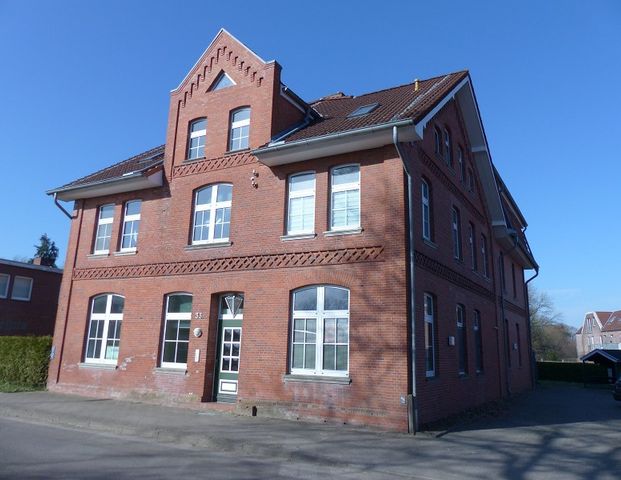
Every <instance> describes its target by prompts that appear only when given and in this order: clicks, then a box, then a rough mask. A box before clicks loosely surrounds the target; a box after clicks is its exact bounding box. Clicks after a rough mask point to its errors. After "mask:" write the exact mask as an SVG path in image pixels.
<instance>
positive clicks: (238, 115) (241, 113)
mask: <svg viewBox="0 0 621 480" xmlns="http://www.w3.org/2000/svg"><path fill="white" fill-rule="evenodd" d="M249 119H250V109H249V108H242V109H241V110H237V111H236V112H235V113H234V114H233V121H234V122H239V121H241V120H249Z"/></svg>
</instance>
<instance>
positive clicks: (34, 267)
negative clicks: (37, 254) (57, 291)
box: [0, 258, 63, 274]
mask: <svg viewBox="0 0 621 480" xmlns="http://www.w3.org/2000/svg"><path fill="white" fill-rule="evenodd" d="M0 265H9V266H11V267H19V268H27V269H29V270H40V271H42V272H50V273H59V274H62V273H63V271H62V269H61V268H54V267H48V266H46V265H34V264H32V263H25V262H16V261H15V260H6V259H4V258H0Z"/></svg>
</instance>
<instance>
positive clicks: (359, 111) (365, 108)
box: [347, 102, 379, 118]
mask: <svg viewBox="0 0 621 480" xmlns="http://www.w3.org/2000/svg"><path fill="white" fill-rule="evenodd" d="M377 107H379V103H377V102H376V103H369V104H368V105H362V106H361V107H358V108H356V110H354V111H353V112H351V113H350V114H349V115H347V118H352V117H361V116H363V115H366V114H368V113H371V112H372V111H373V110H375V109H376V108H377Z"/></svg>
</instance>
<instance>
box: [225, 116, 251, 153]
mask: <svg viewBox="0 0 621 480" xmlns="http://www.w3.org/2000/svg"><path fill="white" fill-rule="evenodd" d="M249 138H250V108H249V107H244V108H238V109H237V110H234V111H232V112H231V127H230V132H229V151H233V150H242V149H244V148H248V139H249Z"/></svg>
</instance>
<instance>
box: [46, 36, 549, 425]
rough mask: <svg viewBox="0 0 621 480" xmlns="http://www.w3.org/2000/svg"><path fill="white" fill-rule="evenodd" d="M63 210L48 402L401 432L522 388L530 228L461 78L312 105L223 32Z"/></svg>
mask: <svg viewBox="0 0 621 480" xmlns="http://www.w3.org/2000/svg"><path fill="white" fill-rule="evenodd" d="M48 193H49V194H51V195H54V196H55V197H56V198H57V199H60V200H64V201H73V202H74V207H73V212H72V215H71V216H72V220H71V233H70V238H69V247H68V252H67V261H66V264H65V265H66V270H67V272H68V274H67V275H66V276H65V280H64V282H63V286H62V292H61V304H60V308H59V310H58V317H57V326H56V332H55V336H54V346H55V352H56V353H55V356H54V358H53V360H52V362H51V365H50V375H49V384H48V386H49V388H50V390H53V391H59V392H72V393H78V394H87V395H106V396H118V397H129V398H138V399H140V398H148V399H160V400H161V401H166V402H170V401H175V402H179V403H181V402H229V403H232V404H234V405H235V408H236V409H237V411H239V412H248V413H252V414H257V415H271V416H285V417H293V418H299V417H302V418H308V419H317V420H322V421H330V420H334V421H339V422H348V423H358V424H366V425H376V426H380V427H383V428H388V429H396V430H402V431H407V430H410V431H411V430H413V429H415V428H416V427H417V425H420V424H426V423H429V422H432V421H435V420H438V419H440V418H442V417H445V416H447V415H451V414H454V413H457V412H460V411H462V410H464V409H467V408H471V407H475V406H478V405H481V404H483V403H485V402H489V401H493V400H497V399H499V398H502V397H505V396H508V395H511V394H512V393H514V392H519V391H523V390H526V389H528V388H530V387H531V384H532V378H533V372H532V362H531V359H532V352H531V348H530V331H529V322H528V305H527V298H528V296H527V292H526V286H525V279H524V271H525V270H529V269H537V268H538V267H537V264H536V262H535V260H534V259H533V256H532V254H531V251H530V248H529V246H528V243H527V241H526V237H525V236H524V233H523V232H524V230H525V228H526V221H525V219H524V217H523V215H522V214H521V212H520V210H519V208H518V206H517V204H516V202H515V201H514V200H513V198H512V197H511V195H510V193H509V191H508V189H507V187H506V185H505V184H504V182H503V181H502V179H501V178H500V175H499V174H498V172H497V171H496V169H495V168H494V166H493V164H492V161H491V157H490V153H489V149H488V145H487V141H486V138H485V133H484V131H483V125H482V122H481V118H480V116H479V111H478V107H477V104H476V100H475V96H474V92H473V87H472V82H471V79H470V75H469V74H468V72H466V71H461V72H456V73H450V74H447V75H442V76H439V77H435V78H431V79H427V80H416V81H413V82H412V83H410V84H407V85H401V86H397V87H393V88H388V89H385V90H381V91H377V92H372V93H368V94H365V95H360V96H355V97H354V96H349V95H345V94H343V93H336V94H332V95H328V96H325V97H323V98H321V99H319V100H316V101H314V102H306V101H304V100H303V99H301V98H300V97H299V96H298V95H296V94H295V93H294V92H293V91H292V90H291V89H290V88H289V87H287V86H286V85H285V84H283V83H282V81H281V67H280V65H279V64H278V63H277V62H275V61H269V62H266V61H264V60H262V59H261V58H260V57H259V56H257V55H256V54H255V53H253V52H252V51H251V50H249V49H248V48H247V47H246V46H244V45H243V44H242V43H240V42H239V41H238V40H237V39H235V38H234V37H233V36H231V35H230V34H229V33H227V32H226V31H224V30H222V31H220V32H219V33H218V35H217V36H216V38H215V39H214V40H213V41H212V43H211V44H210V45H209V47H208V48H207V50H206V51H205V52H204V54H203V55H202V56H201V58H200V59H199V60H198V62H197V63H196V65H195V66H194V67H193V68H192V69H191V70H190V72H188V74H187V75H186V76H185V78H184V79H183V81H182V82H181V84H180V85H179V86H178V87H177V88H176V89H174V90H173V91H172V92H171V100H170V113H169V120H168V130H167V136H166V143H165V145H162V146H159V147H155V148H153V149H151V150H148V151H146V152H144V153H142V154H139V155H137V156H135V157H132V158H130V159H128V160H125V161H122V162H120V163H117V164H114V165H112V166H110V167H107V168H105V169H103V170H101V171H98V172H96V173H94V174H92V175H89V176H86V177H83V178H80V179H78V180H76V181H73V182H71V183H69V184H67V185H64V186H62V187H59V188H55V189H53V190H51V191H50V192H48Z"/></svg>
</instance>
